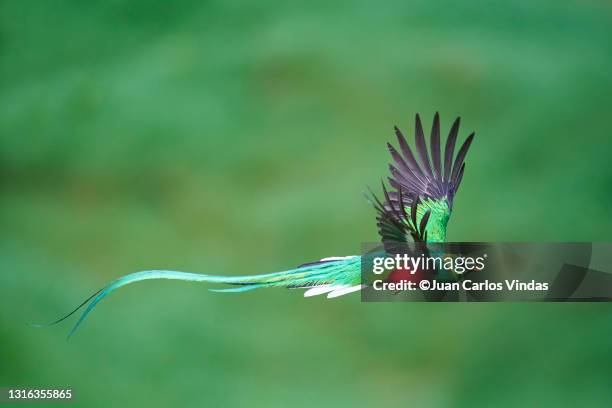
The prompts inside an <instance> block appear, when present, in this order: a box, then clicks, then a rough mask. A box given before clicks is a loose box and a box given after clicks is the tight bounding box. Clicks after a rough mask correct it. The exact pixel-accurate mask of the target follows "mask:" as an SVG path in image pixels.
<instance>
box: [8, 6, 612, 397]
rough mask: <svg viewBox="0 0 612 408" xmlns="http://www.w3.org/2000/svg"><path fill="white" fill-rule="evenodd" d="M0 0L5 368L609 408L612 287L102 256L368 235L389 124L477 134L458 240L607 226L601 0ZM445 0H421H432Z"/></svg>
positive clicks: (541, 235)
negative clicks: (478, 288) (481, 294)
mask: <svg viewBox="0 0 612 408" xmlns="http://www.w3.org/2000/svg"><path fill="white" fill-rule="evenodd" d="M87 3H88V4H84V2H78V1H53V2H50V1H38V2H36V1H35V2H24V1H6V0H4V1H2V2H1V3H0V183H1V185H2V189H1V192H2V195H1V201H0V206H1V212H0V217H1V225H2V234H1V236H0V385H5V386H8V385H11V386H44V387H48V386H56V387H67V386H68V387H72V388H73V389H74V390H75V395H76V401H75V405H78V406H91V407H107V406H147V407H163V406H169V405H171V404H173V405H175V406H181V407H200V406H253V407H257V406H262V407H270V406H295V407H312V406H383V405H393V406H400V405H401V406H449V405H450V406H478V405H481V406H491V405H499V406H516V405H519V404H520V403H525V402H529V404H527V405H531V406H576V405H582V406H585V405H588V406H612V393H611V392H610V377H611V375H612V353H611V349H610V338H611V335H612V317H611V314H610V308H609V306H608V305H606V304H567V305H566V304H510V303H507V304H417V303H393V304H362V303H361V302H360V300H359V296H358V295H352V296H347V297H346V298H341V299H338V300H334V301H328V300H326V299H321V298H313V299H303V298H302V297H301V293H300V292H298V291H285V290H262V291H255V292H252V293H246V294H244V295H231V294H217V293H210V292H208V291H207V289H206V287H205V286H202V285H196V284H187V283H179V282H147V283H143V284H138V285H134V286H130V287H128V288H125V289H122V290H121V291H118V292H117V293H115V294H113V295H112V296H110V297H109V298H107V299H106V300H105V301H104V302H103V303H102V304H101V306H100V307H99V308H98V309H97V310H96V311H95V312H94V313H93V315H92V316H91V318H90V319H88V320H87V321H86V322H85V324H84V325H83V327H82V328H81V330H80V331H79V332H78V333H77V335H76V336H75V337H74V338H73V339H72V340H71V341H69V342H66V340H65V336H66V334H67V332H68V330H69V328H70V327H71V324H72V323H73V322H74V321H71V322H68V323H66V324H63V325H61V326H57V327H54V328H50V329H34V328H31V327H27V326H26V325H25V322H28V321H37V322H39V321H49V320H51V319H52V318H55V317H57V316H59V315H60V314H62V313H64V312H66V311H68V310H70V309H71V308H72V307H73V306H75V305H76V304H77V303H78V302H79V301H80V300H82V299H83V298H84V297H85V296H86V295H88V294H90V293H91V292H93V290H95V289H97V288H99V287H101V286H102V285H103V284H105V283H106V282H108V281H109V280H112V279H114V278H116V277H118V276H119V275H122V274H125V273H129V272H133V271H137V270H143V269H150V268H169V269H178V270H184V271H194V272H196V271H197V272H205V273H215V274H228V275H229V274H248V273H262V272H267V271H276V270H282V269H284V268H287V267H292V266H295V265H298V264H300V263H303V262H306V261H311V260H314V259H318V258H321V257H324V256H332V255H348V254H355V253H358V252H359V251H360V248H361V243H362V242H371V241H374V240H376V239H377V237H376V227H375V222H374V211H373V209H372V208H371V207H370V206H369V205H368V204H367V203H366V201H365V200H364V199H363V196H362V191H363V190H364V188H365V187H366V186H368V185H369V186H373V187H375V188H377V187H378V183H379V180H380V178H381V177H383V176H385V174H386V163H387V162H388V161H389V157H388V153H387V151H386V148H385V142H386V141H387V140H391V139H392V138H393V133H392V126H393V125H395V124H397V125H398V126H400V127H401V128H403V129H404V130H405V133H408V134H412V127H413V116H414V114H415V113H416V112H420V113H421V114H422V115H423V117H424V120H425V122H426V123H427V126H429V124H430V123H431V118H432V116H433V113H434V112H435V111H436V110H439V111H440V113H441V115H442V124H443V126H444V131H447V130H448V128H449V127H450V123H451V121H452V120H453V119H454V117H455V116H457V115H461V116H462V118H463V122H462V124H463V125H462V131H461V137H462V138H463V137H465V136H467V133H468V132H469V131H472V130H475V131H476V132H477V134H476V139H475V142H474V144H473V147H472V151H471V152H470V155H469V156H468V161H467V166H466V173H465V177H464V180H463V185H462V188H461V191H460V192H459V194H458V196H457V199H456V201H455V212H454V216H453V219H452V220H451V224H450V230H449V234H450V236H449V238H450V239H451V240H456V241H459V240H465V241H470V240H472V241H484V240H498V241H538V240H545V241H609V240H610V229H611V228H612V217H611V216H612V206H611V204H610V203H611V200H612V188H611V187H612V166H610V154H611V153H612V142H611V141H610V136H611V134H612V132H611V131H612V125H611V122H610V109H611V106H612V75H611V72H612V45H611V44H612V43H611V42H610V38H612V7H611V5H610V3H609V2H607V1H603V0H602V1H597V0H592V1H565V2H557V1H534V0H529V1H527V0H525V1H520V2H505V1H486V2H485V1H481V2H459V3H452V4H451V3H447V2H440V3H437V2H431V1H424V0H423V1H410V2H399V1H398V2H384V3H380V2H354V1H353V2H344V3H333V4H332V3H331V2H328V1H311V2H308V4H300V3H295V4H291V3H288V2H280V1H259V2H241V1H223V2H207V1H174V2H166V1H159V0H158V1H131V2H125V1H109V0H107V1H95V2H94V1H92V2H87ZM434 3H435V4H434Z"/></svg>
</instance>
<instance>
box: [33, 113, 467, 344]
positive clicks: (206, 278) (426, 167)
mask: <svg viewBox="0 0 612 408" xmlns="http://www.w3.org/2000/svg"><path fill="white" fill-rule="evenodd" d="M460 120H461V119H460V118H457V119H456V120H455V122H454V123H453V125H452V127H451V129H450V132H449V134H448V137H447V139H446V145H445V148H444V152H443V154H444V157H442V152H441V146H440V117H439V115H438V113H436V114H435V116H434V119H433V125H432V130H431V136H430V143H429V153H428V148H427V144H426V142H425V135H424V133H423V126H422V124H421V118H420V117H419V115H418V114H417V115H416V121H415V122H416V123H415V135H414V139H415V147H416V152H417V154H418V160H417V158H416V157H415V155H414V154H413V151H412V149H411V148H410V146H409V144H408V142H407V141H406V138H405V137H404V135H403V134H402V132H401V131H400V130H399V129H398V128H397V127H395V135H396V137H397V142H398V144H399V150H398V149H396V148H395V147H393V145H391V144H390V143H387V147H388V149H389V152H390V153H391V157H392V159H393V163H391V164H389V171H390V173H391V176H390V177H388V182H389V184H390V186H391V189H390V191H389V190H388V189H387V187H386V186H385V183H384V182H383V186H382V190H383V198H382V200H380V199H378V198H377V197H376V195H375V194H373V193H371V195H370V196H368V197H367V198H368V199H369V201H370V202H371V203H372V204H373V206H374V208H375V209H376V212H377V216H376V221H377V226H378V233H379V235H380V238H381V241H382V244H383V247H384V248H385V250H386V251H387V252H389V251H392V248H393V246H394V245H396V244H400V245H401V244H404V243H407V242H432V243H437V242H444V241H445V240H446V228H447V224H448V220H449V218H450V215H451V212H452V208H453V200H454V198H455V195H456V193H457V190H458V189H459V185H460V184H461V180H462V178H463V173H464V170H465V162H464V161H465V157H466V154H467V152H468V149H469V148H470V145H471V143H472V140H473V138H474V133H471V134H470V135H469V136H468V137H467V139H466V140H465V141H464V143H463V145H462V146H461V148H460V149H459V151H458V153H457V155H456V156H455V145H456V142H457V135H458V133H459V124H460ZM361 260H362V257H361V256H359V255H352V256H342V257H329V258H323V259H321V260H318V261H316V262H311V263H307V264H303V265H301V266H298V267H297V268H295V269H289V270H285V271H282V272H276V273H267V274H262V275H250V276H218V275H205V274H199V273H190V272H179V271H170V270H148V271H141V272H134V273H131V274H128V275H125V276H122V277H120V278H118V279H116V280H115V281H112V282H110V283H109V284H108V285H106V286H104V287H103V288H102V289H100V290H98V291H97V292H95V293H94V294H93V295H91V296H90V297H89V298H87V299H86V300H85V301H83V302H82V303H81V304H80V305H79V306H78V307H76V308H75V309H74V310H73V311H71V312H70V313H68V314H67V315H65V316H63V317H61V318H60V319H58V320H56V321H54V322H52V323H49V324H47V325H36V326H38V327H41V326H49V325H54V324H57V323H59V322H61V321H63V320H65V319H66V318H68V317H69V316H71V315H73V314H74V313H76V312H77V311H78V310H80V309H81V308H83V307H85V310H84V311H83V313H82V314H81V316H80V318H79V319H78V321H77V322H76V324H75V325H74V327H73V328H72V330H71V331H70V333H69V335H68V337H69V338H70V337H71V336H72V335H73V334H74V333H75V332H76V330H77V329H78V328H79V326H80V325H81V323H82V322H83V321H84V320H85V318H86V317H87V316H88V315H89V314H90V313H91V311H92V310H93V309H94V308H95V307H96V305H97V304H98V303H99V302H100V301H101V300H102V299H103V298H104V297H106V296H107V295H108V294H110V293H111V292H113V291H114V290H117V289H119V288H120V287H122V286H125V285H128V284H130V283H134V282H139V281H144V280H151V279H174V280H182V281H192V282H207V283H219V284H225V285H229V286H230V287H227V288H220V289H210V290H211V291H214V292H246V291H250V290H254V289H260V288H268V287H284V288H289V289H305V290H306V291H305V292H304V296H305V297H310V296H316V295H321V294H326V295H327V297H328V298H335V297H338V296H342V295H346V294H348V293H352V292H356V291H359V290H361V289H362V288H364V287H365V285H367V282H362V281H361Z"/></svg>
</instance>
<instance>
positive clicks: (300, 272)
mask: <svg viewBox="0 0 612 408" xmlns="http://www.w3.org/2000/svg"><path fill="white" fill-rule="evenodd" d="M360 270H361V259H360V257H358V256H354V257H350V258H345V259H340V260H333V261H326V262H321V263H314V264H309V265H304V266H301V267H298V268H296V269H291V270H288V271H284V272H275V273H268V274H263V275H251V276H218V275H204V274H198V273H190V272H179V271H164V270H151V271H142V272H135V273H131V274H129V275H125V276H123V277H121V278H119V279H117V280H115V281H113V282H111V283H109V284H108V285H107V286H105V287H104V288H102V289H100V290H99V291H97V292H96V293H94V294H93V295H91V296H90V297H89V298H87V299H86V300H85V301H84V302H82V303H81V304H80V305H79V306H77V307H76V308H75V309H74V310H72V311H71V312H70V313H68V314H66V315H65V316H63V317H61V318H59V319H57V320H56V321H54V322H51V323H49V324H46V325H33V326H36V327H47V326H52V325H54V324H57V323H60V322H62V321H64V320H65V319H67V318H68V317H70V316H72V315H73V314H74V313H76V312H77V311H78V310H79V309H81V308H82V307H84V306H85V305H87V307H86V308H85V310H84V311H83V313H82V314H81V316H80V317H79V320H78V321H77V322H76V324H75V325H74V327H73V328H72V330H71V331H70V333H69V334H68V338H70V337H71V336H72V335H73V334H74V333H75V332H76V331H77V329H78V328H79V326H80V325H81V323H83V321H84V320H85V318H86V317H87V316H88V315H89V314H90V313H91V312H92V310H93V309H94V308H95V307H96V305H97V304H98V303H99V302H100V301H101V300H102V299H103V298H104V297H106V296H107V295H108V294H110V293H111V292H112V291H114V290H116V289H119V288H120V287H122V286H125V285H129V284H130V283H134V282H139V281H144V280H152V279H172V280H182V281H189V282H208V283H222V284H228V285H239V287H236V288H227V289H210V290H211V291H213V292H246V291H249V290H254V289H259V288H264V287H273V286H274V287H288V288H298V287H311V286H317V285H322V284H339V285H346V284H358V283H359V281H360Z"/></svg>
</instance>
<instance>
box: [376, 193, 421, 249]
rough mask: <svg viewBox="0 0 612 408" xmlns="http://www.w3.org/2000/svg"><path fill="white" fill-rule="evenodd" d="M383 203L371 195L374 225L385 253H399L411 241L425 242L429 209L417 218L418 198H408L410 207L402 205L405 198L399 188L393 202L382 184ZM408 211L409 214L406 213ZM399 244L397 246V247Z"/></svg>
mask: <svg viewBox="0 0 612 408" xmlns="http://www.w3.org/2000/svg"><path fill="white" fill-rule="evenodd" d="M382 189H383V195H384V201H382V202H381V201H380V200H379V199H378V197H376V195H374V194H373V193H372V194H371V200H370V201H371V202H372V204H373V205H374V208H375V209H376V212H377V216H376V225H377V226H378V234H379V235H380V237H381V240H382V242H383V246H384V248H385V251H386V252H387V253H390V254H392V253H400V252H401V249H402V245H403V244H405V243H406V242H409V241H410V240H412V241H413V242H426V241H427V232H426V227H427V223H428V221H429V217H430V216H431V209H426V210H425V212H424V213H423V215H422V216H420V217H419V215H418V213H417V208H418V207H419V203H420V198H419V197H418V196H416V197H414V196H413V197H410V203H411V205H410V206H407V205H406V204H405V203H404V201H403V200H404V197H405V196H406V195H405V194H404V193H403V191H402V188H401V186H400V187H399V190H398V193H397V196H396V197H397V202H393V201H392V199H391V196H390V193H389V192H388V191H387V188H386V187H385V185H384V183H383V185H382ZM407 209H409V211H410V213H408V212H407ZM398 244H399V245H398Z"/></svg>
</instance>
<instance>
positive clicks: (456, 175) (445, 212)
mask: <svg viewBox="0 0 612 408" xmlns="http://www.w3.org/2000/svg"><path fill="white" fill-rule="evenodd" d="M460 123H461V118H457V119H456V120H455V122H454V123H453V125H452V127H451V130H450V132H449V134H448V137H447V139H446V144H445V147H444V151H443V152H442V151H441V147H440V116H439V114H438V113H436V114H435V116H434V120H433V125H432V129H431V136H430V142H429V151H430V152H429V153H428V148H427V144H426V142H425V135H424V132H423V125H422V124H421V118H420V116H419V115H418V114H417V115H416V120H415V135H414V139H415V146H416V151H417V153H418V160H417V158H416V157H415V155H414V154H413V152H412V149H411V148H410V146H409V144H408V142H407V140H406V138H405V137H404V135H403V134H402V132H401V131H400V130H399V129H398V128H397V127H395V135H396V137H397V141H398V144H399V150H398V149H396V148H395V147H394V146H393V145H392V144H391V143H387V147H388V149H389V152H390V153H391V157H392V159H393V163H391V164H389V171H390V172H391V177H389V178H388V180H389V183H390V184H391V186H392V187H393V188H394V189H395V191H392V192H390V193H389V194H388V195H389V199H388V200H386V202H385V208H386V209H388V210H392V209H394V210H395V211H396V212H397V211H399V210H400V207H405V212H411V211H412V203H413V201H414V200H415V198H417V197H419V198H420V205H418V206H417V207H419V208H418V213H419V218H420V217H423V216H424V214H425V212H427V211H431V220H435V222H440V220H448V218H449V216H450V213H451V210H452V206H453V199H454V197H455V194H456V193H457V190H458V188H459V185H460V184H461V179H462V178H463V172H464V170H465V156H466V155H467V152H468V150H469V148H470V145H471V144H472V140H473V139H474V133H473V132H472V133H471V134H470V135H469V136H468V137H467V139H466V140H465V142H464V143H463V144H462V145H461V148H460V149H459V151H458V153H457V155H456V156H455V154H454V153H455V145H456V143H457V135H458V133H459V125H460ZM442 155H443V157H442ZM400 192H401V193H400ZM421 207H422V208H421ZM444 222H445V221H444Z"/></svg>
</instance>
